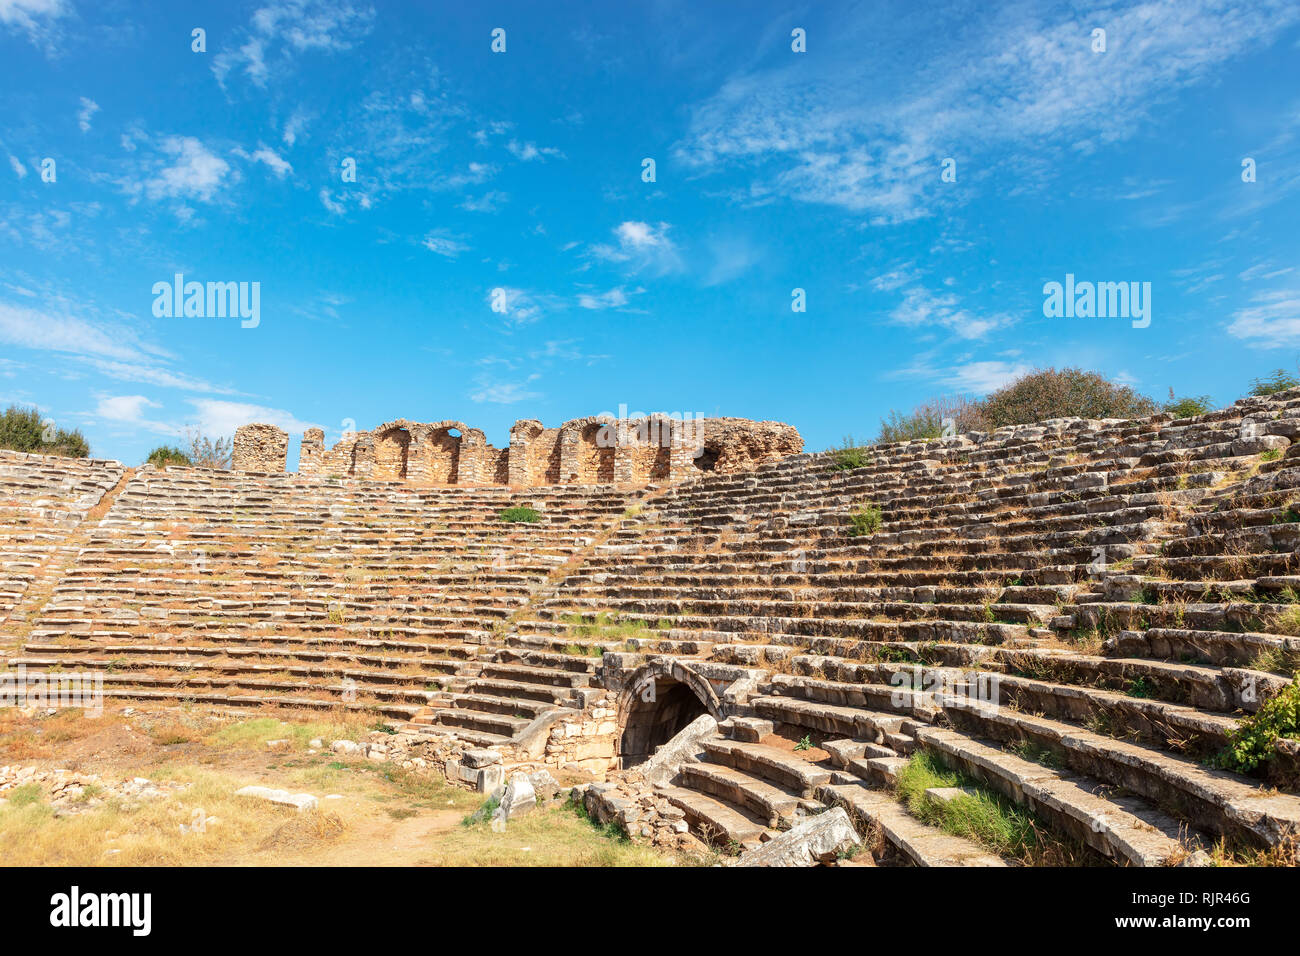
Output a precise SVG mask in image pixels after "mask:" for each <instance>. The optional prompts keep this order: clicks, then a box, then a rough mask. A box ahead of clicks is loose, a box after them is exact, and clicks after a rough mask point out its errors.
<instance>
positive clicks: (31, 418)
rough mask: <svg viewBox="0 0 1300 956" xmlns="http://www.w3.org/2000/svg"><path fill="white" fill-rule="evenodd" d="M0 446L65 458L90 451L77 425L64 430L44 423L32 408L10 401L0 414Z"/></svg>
mask: <svg viewBox="0 0 1300 956" xmlns="http://www.w3.org/2000/svg"><path fill="white" fill-rule="evenodd" d="M0 448H8V449H11V450H13V451H25V452H32V453H34V454H38V455H63V456H65V457H67V458H86V457H88V456H89V455H90V444H89V443H88V442H87V441H86V436H85V435H83V434H81V430H80V429H75V430H73V431H66V430H65V429H62V428H57V429H56V428H54V427H53V426H52V425H51V426H48V427H47V426H46V424H45V423H44V422H42V421H41V414H40V412H38V411H37V410H36V409H35V408H23V407H21V406H19V405H10V406H9V407H8V408H7V409H5V412H4V414H3V415H0Z"/></svg>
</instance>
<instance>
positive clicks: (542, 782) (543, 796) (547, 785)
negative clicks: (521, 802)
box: [528, 770, 560, 804]
mask: <svg viewBox="0 0 1300 956" xmlns="http://www.w3.org/2000/svg"><path fill="white" fill-rule="evenodd" d="M528 782H529V783H531V784H532V785H533V790H534V792H535V793H536V794H537V802H538V803H539V804H543V803H549V802H550V801H552V800H554V799H555V798H556V797H557V796H558V795H559V793H560V783H559V781H558V780H556V779H555V778H554V777H552V776H551V773H550V771H549V770H537V771H534V772H533V773H530V774H529V775H528Z"/></svg>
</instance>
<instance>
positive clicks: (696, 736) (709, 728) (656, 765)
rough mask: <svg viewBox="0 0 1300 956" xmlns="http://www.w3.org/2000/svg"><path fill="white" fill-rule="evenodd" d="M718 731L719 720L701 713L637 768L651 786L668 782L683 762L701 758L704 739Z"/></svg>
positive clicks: (675, 774)
mask: <svg viewBox="0 0 1300 956" xmlns="http://www.w3.org/2000/svg"><path fill="white" fill-rule="evenodd" d="M717 732H718V722H717V721H716V720H714V719H713V718H712V717H711V716H709V715H708V714H701V715H700V716H698V717H696V718H695V719H694V720H692V721H691V722H690V723H689V724H687V725H686V726H685V727H684V728H683V729H682V730H681V731H680V732H679V733H678V734H677V736H675V737H674V738H673V739H672V740H670V741H668V743H666V744H664V745H663V746H662V747H660V748H659V750H658V751H657V752H656V753H655V755H654V756H653V757H651V758H650V759H649V760H647V761H646V762H645V763H643V764H641V766H639V767H637V768H636V769H637V770H638V771H640V772H641V774H642V776H644V777H645V779H646V782H647V783H649V784H650V785H651V786H657V785H660V784H666V783H668V782H669V781H671V780H672V779H673V777H675V776H677V771H678V770H679V769H680V768H681V766H682V764H684V763H686V762H688V761H693V760H697V759H698V758H699V755H700V754H702V753H703V752H704V748H703V747H702V746H701V743H702V741H703V740H704V739H705V738H707V737H712V736H713V735H714V734H716V733H717Z"/></svg>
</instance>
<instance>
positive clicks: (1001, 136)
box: [674, 0, 1300, 223]
mask: <svg viewBox="0 0 1300 956" xmlns="http://www.w3.org/2000/svg"><path fill="white" fill-rule="evenodd" d="M973 9H976V8H973ZM977 9H978V13H977V15H976V16H974V17H971V18H969V19H963V22H962V23H961V24H960V28H959V29H957V28H954V29H953V30H951V31H935V30H934V29H933V22H932V21H933V18H934V14H933V13H932V12H930V11H927V10H925V9H924V8H922V7H917V8H915V12H907V11H899V12H898V15H897V16H893V15H891V17H890V21H889V23H888V28H889V35H890V39H891V40H892V41H893V43H894V44H895V45H899V46H903V47H905V48H906V65H905V67H900V68H898V69H886V70H882V69H881V65H882V61H881V60H880V59H879V58H877V57H864V56H862V55H861V51H862V50H863V49H872V48H879V46H880V44H879V36H878V33H879V29H880V26H881V24H880V18H879V17H876V16H871V15H864V16H861V17H857V18H844V20H843V22H842V23H840V24H838V25H837V26H838V29H837V31H836V32H835V34H834V35H828V36H826V37H825V38H824V40H823V46H822V49H821V50H820V51H819V53H818V56H817V58H816V59H813V58H811V57H810V56H800V57H789V56H787V57H785V58H784V59H783V60H778V61H777V63H778V64H779V65H776V66H772V67H769V68H765V69H761V70H757V69H751V70H747V71H745V72H741V73H737V74H735V75H732V76H730V77H729V78H727V79H726V80H725V81H724V82H723V83H722V84H721V85H720V87H719V88H718V89H717V90H716V92H715V93H714V94H713V95H712V96H710V97H708V98H707V99H705V100H704V101H703V102H701V103H699V104H697V105H696V106H695V107H694V108H693V110H692V111H691V115H690V121H689V128H688V132H687V134H686V136H685V137H683V139H682V140H681V141H680V142H679V143H678V144H677V145H676V147H675V148H674V156H675V157H676V158H677V159H678V160H679V161H681V162H683V163H685V164H686V165H687V166H689V167H691V168H694V169H696V170H698V171H701V172H709V171H712V170H714V169H717V168H722V167H726V168H732V169H735V168H739V169H742V170H744V171H746V172H748V173H749V174H750V176H749V179H750V183H749V187H748V189H747V190H743V191H741V192H740V193H739V195H738V198H740V199H742V200H744V201H748V202H766V201H770V200H771V199H773V198H775V197H784V198H792V199H796V200H799V201H804V202H811V203H822V204H828V205H834V206H839V207H841V208H845V209H848V210H851V211H853V212H859V213H863V214H865V215H867V216H868V217H869V220H870V221H871V222H881V223H888V222H900V221H905V220H908V219H912V218H915V217H917V216H920V215H925V214H927V213H929V212H930V211H931V209H932V207H934V206H936V205H939V204H941V203H944V202H952V201H959V200H958V199H957V197H958V196H962V195H964V194H963V193H961V192H957V191H953V190H951V189H949V188H947V187H946V186H945V185H944V184H941V183H940V181H939V176H938V170H939V164H940V162H941V161H942V160H943V159H944V158H947V157H949V156H952V157H953V158H955V159H956V160H957V164H958V166H957V168H958V176H959V181H962V178H963V177H964V171H965V170H966V169H968V168H975V167H972V166H970V165H969V161H970V160H972V159H978V158H980V157H983V156H987V155H989V154H992V153H994V152H995V151H998V150H1002V151H1005V149H1006V148H1007V147H1012V148H1013V149H1014V151H1015V153H1016V159H1017V164H1018V167H1017V168H1018V172H1019V174H1020V177H1021V179H1022V181H1023V180H1026V179H1030V180H1032V179H1034V178H1035V177H1038V178H1044V179H1045V178H1050V177H1051V176H1053V175H1054V174H1055V170H1056V169H1058V168H1060V167H1061V165H1062V164H1059V163H1056V162H1055V160H1056V158H1057V157H1058V156H1060V155H1062V154H1071V153H1073V152H1076V151H1077V150H1078V149H1080V148H1085V149H1095V148H1097V145H1098V144H1105V143H1107V142H1113V141H1116V140H1119V139H1124V138H1128V137H1131V136H1133V135H1135V134H1137V133H1138V132H1140V130H1141V129H1142V128H1143V125H1144V123H1145V121H1146V120H1147V119H1148V118H1149V117H1150V116H1152V115H1153V114H1155V113H1157V112H1158V111H1159V109H1160V108H1161V107H1162V106H1163V105H1164V104H1165V103H1166V102H1167V101H1168V100H1169V99H1170V98H1171V97H1172V96H1173V95H1174V94H1175V93H1176V92H1177V91H1178V90H1179V89H1181V88H1183V87H1185V86H1189V85H1192V84H1196V83H1200V82H1202V81H1205V80H1207V79H1212V78H1213V77H1214V75H1215V74H1216V72H1217V71H1219V70H1220V69H1221V68H1222V66H1223V64H1225V63H1226V62H1227V61H1229V60H1231V59H1233V58H1236V57H1239V56H1242V55H1243V54H1246V53H1247V52H1249V51H1251V50H1253V49H1256V48H1260V47H1263V46H1265V45H1267V44H1268V43H1270V42H1271V41H1272V40H1273V39H1274V38H1275V37H1276V36H1277V35H1278V34H1279V33H1281V32H1282V31H1283V30H1285V29H1287V28H1288V27H1289V26H1291V25H1293V24H1295V23H1296V22H1298V21H1300V5H1297V4H1296V3H1294V0H1259V2H1258V3H1252V4H1249V5H1232V4H1229V3H1226V2H1224V0H1176V2H1175V0H1146V2H1137V3H1128V4H1116V5H1114V6H1112V7H1111V8H1109V9H1107V10H1106V11H1105V15H1104V16H1098V15H1097V14H1096V13H1093V12H1084V11H1082V10H1079V11H1077V12H1076V11H1075V10H1074V9H1073V8H1072V7H1071V6H1068V5H1051V6H1043V7H1041V8H1040V7H1035V6H1033V5H1029V4H1020V5H1017V7H1016V8H1015V14H1014V16H1013V15H1009V14H1006V13H1004V12H1002V11H1001V10H999V8H997V7H996V6H989V5H984V6H981V7H979V8H977ZM1102 20H1104V26H1105V27H1106V29H1107V35H1108V49H1107V51H1106V52H1105V53H1104V54H1096V53H1093V52H1092V50H1091V47H1090V34H1091V30H1092V28H1093V27H1094V26H1096V25H1098V24H1097V22H1095V21H1102ZM886 65H887V66H888V65H889V64H888V63H887V64H886ZM958 146H959V147H960V148H959V149H958V148H957V147H958ZM1047 157H1050V161H1047V162H1044V161H1043V160H1044V159H1045V158H1047ZM945 189H947V191H946V192H944V191H943V190H945Z"/></svg>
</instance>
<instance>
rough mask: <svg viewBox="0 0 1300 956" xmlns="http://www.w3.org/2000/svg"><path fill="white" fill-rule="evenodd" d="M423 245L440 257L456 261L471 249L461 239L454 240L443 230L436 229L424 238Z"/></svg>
mask: <svg viewBox="0 0 1300 956" xmlns="http://www.w3.org/2000/svg"><path fill="white" fill-rule="evenodd" d="M421 245H422V246H424V248H426V249H428V250H429V251H430V252H436V253H437V254H438V255H440V256H445V257H446V258H448V259H455V258H456V257H457V256H458V255H460V254H461V253H462V252H464V251H465V250H466V249H468V248H469V246H467V245H465V243H463V242H461V241H460V240H459V239H455V238H453V237H452V236H451V235H449V234H448V233H447V232H446V230H443V229H435V230H433V231H432V232H430V233H429V234H428V235H426V236H425V237H424V241H423V242H422V243H421Z"/></svg>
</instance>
